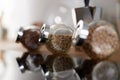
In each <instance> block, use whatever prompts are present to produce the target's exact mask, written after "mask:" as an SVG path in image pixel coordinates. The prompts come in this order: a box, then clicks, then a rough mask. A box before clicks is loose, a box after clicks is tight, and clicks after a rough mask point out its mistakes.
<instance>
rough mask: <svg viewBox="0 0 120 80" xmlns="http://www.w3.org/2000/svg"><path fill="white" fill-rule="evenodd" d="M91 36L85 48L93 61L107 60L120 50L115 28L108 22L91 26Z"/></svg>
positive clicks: (94, 23)
mask: <svg viewBox="0 0 120 80" xmlns="http://www.w3.org/2000/svg"><path fill="white" fill-rule="evenodd" d="M89 27H90V28H89V35H88V37H87V39H86V40H85V42H84V44H83V48H84V50H85V51H86V53H87V54H88V56H90V57H91V58H92V59H96V60H97V59H106V58H107V57H109V56H110V55H111V54H113V53H114V52H115V51H116V50H117V49H118V48H119V38H118V34H117V32H116V30H115V29H114V26H113V25H112V24H110V23H109V22H106V21H102V20H101V21H93V22H91V23H90V24H89Z"/></svg>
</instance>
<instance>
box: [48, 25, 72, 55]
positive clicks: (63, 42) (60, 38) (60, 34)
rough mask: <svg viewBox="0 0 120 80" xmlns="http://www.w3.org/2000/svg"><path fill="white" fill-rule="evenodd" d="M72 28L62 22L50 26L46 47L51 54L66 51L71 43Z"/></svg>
mask: <svg viewBox="0 0 120 80" xmlns="http://www.w3.org/2000/svg"><path fill="white" fill-rule="evenodd" d="M72 32H73V31H72V29H71V28H70V27H69V26H66V25H64V24H55V25H52V26H50V31H49V36H48V40H47V41H46V47H47V49H48V50H49V51H51V52H52V53H53V54H59V53H60V54H64V53H67V52H68V50H69V49H70V47H71V43H72Z"/></svg>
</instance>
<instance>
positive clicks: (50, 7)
mask: <svg viewBox="0 0 120 80" xmlns="http://www.w3.org/2000/svg"><path fill="white" fill-rule="evenodd" d="M0 1H1V2H0V4H2V7H1V8H3V11H4V17H3V25H4V27H6V28H7V29H8V30H9V33H8V38H9V39H15V38H16V35H17V34H16V33H17V30H18V28H19V27H20V26H27V25H30V24H32V23H33V22H35V21H40V20H43V21H45V22H46V23H48V24H53V23H54V21H55V20H54V18H55V17H56V16H59V17H61V19H62V22H64V23H65V24H67V25H70V26H73V23H72V18H71V9H72V8H74V7H82V6H84V4H83V0H0ZM90 1H91V2H90V5H93V6H100V7H102V8H103V19H106V20H109V21H115V15H116V0H90ZM61 7H62V8H63V10H62V11H63V12H61V10H60V9H61ZM58 21H59V18H58Z"/></svg>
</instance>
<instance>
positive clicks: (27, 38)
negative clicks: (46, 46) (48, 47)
mask: <svg viewBox="0 0 120 80" xmlns="http://www.w3.org/2000/svg"><path fill="white" fill-rule="evenodd" d="M39 36H40V32H39V29H33V30H32V29H28V30H25V31H24V32H23V36H22V39H21V43H22V44H23V46H24V47H26V48H27V49H29V50H37V49H38V48H39V46H40V44H39V42H38V41H39Z"/></svg>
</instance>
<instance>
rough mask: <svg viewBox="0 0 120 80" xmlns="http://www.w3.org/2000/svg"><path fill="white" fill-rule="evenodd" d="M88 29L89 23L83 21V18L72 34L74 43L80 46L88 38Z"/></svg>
mask: <svg viewBox="0 0 120 80" xmlns="http://www.w3.org/2000/svg"><path fill="white" fill-rule="evenodd" d="M88 29H89V26H88V24H87V23H85V22H83V20H80V21H79V22H78V24H77V26H76V29H75V31H74V33H73V36H72V39H73V44H74V45H77V46H80V45H82V44H83V43H84V41H85V39H86V38H87V36H88V34H89V30H88Z"/></svg>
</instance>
